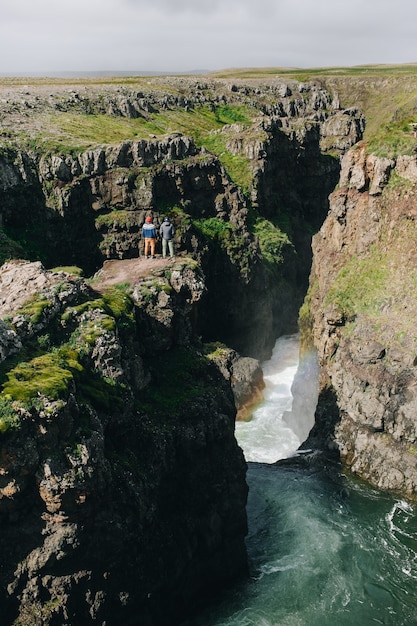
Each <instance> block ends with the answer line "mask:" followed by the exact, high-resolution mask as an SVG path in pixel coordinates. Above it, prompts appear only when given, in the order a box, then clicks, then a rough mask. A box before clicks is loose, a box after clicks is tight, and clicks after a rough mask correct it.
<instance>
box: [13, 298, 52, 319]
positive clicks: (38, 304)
mask: <svg viewBox="0 0 417 626" xmlns="http://www.w3.org/2000/svg"><path fill="white" fill-rule="evenodd" d="M50 306H52V302H51V301H50V300H48V299H47V298H43V297H38V296H33V297H32V298H30V299H29V300H27V302H25V304H24V305H23V306H22V307H21V308H20V309H19V311H18V313H19V314H21V315H24V316H25V317H28V318H29V320H30V321H31V322H32V324H36V323H37V322H39V321H40V320H41V318H42V315H43V313H44V311H45V310H46V309H47V308H48V307H50Z"/></svg>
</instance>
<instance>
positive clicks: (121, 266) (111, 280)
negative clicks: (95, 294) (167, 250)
mask: <svg viewBox="0 0 417 626" xmlns="http://www.w3.org/2000/svg"><path fill="white" fill-rule="evenodd" d="M172 263H173V261H172V259H169V258H168V259H163V258H162V257H161V256H157V257H156V259H146V258H145V257H139V258H136V259H123V260H121V261H117V260H111V261H105V262H104V265H103V267H102V268H101V270H99V271H98V272H97V273H96V274H95V275H94V289H96V290H97V291H102V290H104V289H107V288H108V287H111V286H113V285H117V284H120V283H134V282H136V281H138V280H140V279H141V278H145V276H148V275H149V274H150V273H151V272H152V270H158V269H162V268H163V267H166V266H167V265H172Z"/></svg>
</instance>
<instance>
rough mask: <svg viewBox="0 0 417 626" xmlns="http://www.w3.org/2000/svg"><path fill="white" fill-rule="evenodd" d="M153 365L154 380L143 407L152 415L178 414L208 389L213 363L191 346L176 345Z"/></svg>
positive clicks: (142, 404) (151, 365) (146, 394)
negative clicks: (209, 369) (187, 403)
mask: <svg viewBox="0 0 417 626" xmlns="http://www.w3.org/2000/svg"><path fill="white" fill-rule="evenodd" d="M149 365H150V370H151V373H152V383H151V385H150V386H149V388H148V389H147V390H146V393H145V396H144V398H143V399H142V401H141V403H140V406H141V408H144V409H145V410H146V411H148V412H149V413H150V415H153V414H155V415H158V414H159V415H161V416H164V415H165V416H166V415H170V416H175V415H177V414H178V413H179V412H180V411H181V409H182V408H183V407H184V404H185V403H186V402H187V401H189V400H192V399H193V398H197V397H199V396H201V395H202V394H203V392H204V390H205V389H206V388H207V385H208V383H207V380H208V379H207V376H206V372H207V368H208V367H211V364H210V362H209V360H208V359H207V358H206V357H203V356H200V355H198V354H196V353H195V352H194V351H193V350H190V349H188V348H182V347H177V348H174V349H172V350H170V351H169V352H167V353H166V354H165V355H164V358H163V359H161V358H160V357H159V358H158V359H155V360H152V361H150V363H149Z"/></svg>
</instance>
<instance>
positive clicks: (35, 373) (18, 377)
mask: <svg viewBox="0 0 417 626" xmlns="http://www.w3.org/2000/svg"><path fill="white" fill-rule="evenodd" d="M72 380H73V373H72V371H71V369H70V368H69V365H68V364H67V365H65V363H63V361H62V359H61V358H60V357H59V355H58V354H57V353H47V354H44V355H42V356H39V357H35V358H34V359H32V360H31V361H28V362H22V363H19V364H18V365H17V366H16V367H14V368H13V369H12V370H11V371H9V372H8V373H7V382H6V383H4V385H3V391H2V394H3V395H4V397H5V398H7V399H9V400H17V401H19V402H22V403H23V404H25V405H29V404H30V402H31V400H32V399H33V398H36V397H37V396H38V395H42V396H46V397H47V398H49V399H51V400H56V399H58V398H63V397H65V396H66V394H67V393H68V387H69V384H70V382H71V381H72Z"/></svg>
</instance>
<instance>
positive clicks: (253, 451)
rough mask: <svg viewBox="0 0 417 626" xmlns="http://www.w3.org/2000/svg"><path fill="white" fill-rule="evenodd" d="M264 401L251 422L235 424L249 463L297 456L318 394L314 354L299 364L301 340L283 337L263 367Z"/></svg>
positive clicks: (310, 425)
mask: <svg viewBox="0 0 417 626" xmlns="http://www.w3.org/2000/svg"><path fill="white" fill-rule="evenodd" d="M262 369H263V373H264V381H265V389H264V399H263V402H262V403H261V404H260V405H259V406H258V407H257V408H256V409H255V411H254V412H253V415H252V419H251V420H250V421H248V422H237V423H236V438H237V440H238V442H239V444H240V446H241V448H242V449H243V451H244V453H245V458H246V460H247V461H258V462H261V463H275V462H276V461H278V460H279V459H285V458H287V457H289V456H291V455H292V454H294V453H295V451H296V450H297V448H298V447H299V446H300V444H301V443H303V441H305V439H306V438H307V435H308V433H309V432H310V429H311V427H312V426H313V424H314V411H315V408H316V405H317V395H318V374H319V372H318V363H317V357H316V355H315V353H313V352H311V353H309V354H306V355H304V356H303V359H302V361H301V362H300V361H299V337H298V335H288V336H284V337H280V338H279V339H278V340H277V342H276V344H275V347H274V349H273V351H272V356H271V359H270V360H269V361H267V362H266V363H263V365H262Z"/></svg>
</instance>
